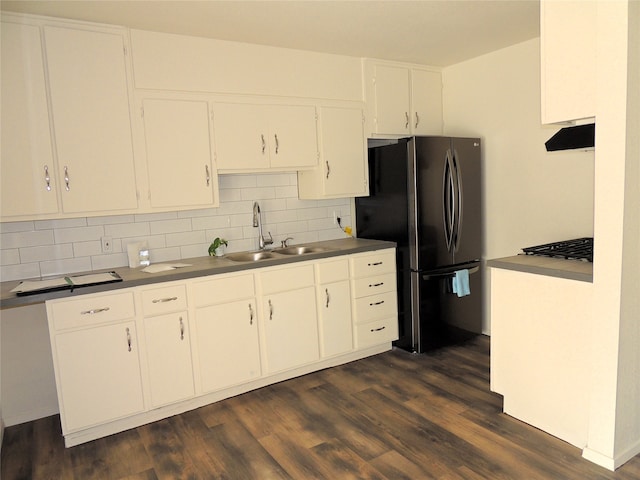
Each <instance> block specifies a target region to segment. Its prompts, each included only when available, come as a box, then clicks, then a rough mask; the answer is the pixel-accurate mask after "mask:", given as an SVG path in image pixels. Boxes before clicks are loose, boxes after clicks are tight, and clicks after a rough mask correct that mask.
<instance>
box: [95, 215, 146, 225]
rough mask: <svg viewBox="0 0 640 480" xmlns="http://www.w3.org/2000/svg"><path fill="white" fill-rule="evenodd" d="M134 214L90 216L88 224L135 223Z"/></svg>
mask: <svg viewBox="0 0 640 480" xmlns="http://www.w3.org/2000/svg"><path fill="white" fill-rule="evenodd" d="M133 222H135V216H134V215H111V216H109V217H90V218H87V225H114V224H117V223H133Z"/></svg>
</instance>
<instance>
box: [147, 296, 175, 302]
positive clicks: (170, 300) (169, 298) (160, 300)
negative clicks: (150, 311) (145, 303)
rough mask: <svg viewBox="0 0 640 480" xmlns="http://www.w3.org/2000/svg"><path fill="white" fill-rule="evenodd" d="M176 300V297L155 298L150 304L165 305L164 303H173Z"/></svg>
mask: <svg viewBox="0 0 640 480" xmlns="http://www.w3.org/2000/svg"><path fill="white" fill-rule="evenodd" d="M177 299H178V297H166V298H156V299H154V300H151V303H165V302H174V301H176V300H177Z"/></svg>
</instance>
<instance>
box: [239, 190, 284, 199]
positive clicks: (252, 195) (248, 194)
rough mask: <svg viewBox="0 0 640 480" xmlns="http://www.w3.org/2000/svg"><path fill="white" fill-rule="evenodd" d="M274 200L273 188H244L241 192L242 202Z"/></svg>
mask: <svg viewBox="0 0 640 480" xmlns="http://www.w3.org/2000/svg"><path fill="white" fill-rule="evenodd" d="M270 198H276V191H275V189H274V188H273V187H262V188H245V189H243V190H242V199H243V200H267V199H270Z"/></svg>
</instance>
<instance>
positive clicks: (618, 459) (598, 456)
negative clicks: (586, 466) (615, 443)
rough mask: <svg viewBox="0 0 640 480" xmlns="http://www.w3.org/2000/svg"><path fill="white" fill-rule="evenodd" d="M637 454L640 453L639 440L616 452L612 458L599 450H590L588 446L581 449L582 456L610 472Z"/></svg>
mask: <svg viewBox="0 0 640 480" xmlns="http://www.w3.org/2000/svg"><path fill="white" fill-rule="evenodd" d="M638 454H640V440H638V441H637V442H635V443H634V444H633V445H631V446H630V447H628V448H626V449H625V450H624V451H623V452H620V453H618V454H617V455H615V456H614V457H613V458H611V457H608V456H607V455H604V454H602V453H600V452H596V451H595V450H591V449H590V448H588V447H586V448H585V449H584V450H582V458H585V459H587V460H589V461H590V462H593V463H595V464H596V465H600V466H601V467H604V468H606V469H607V470H611V471H612V472H613V471H615V470H616V469H617V468H620V467H621V466H622V465H624V464H625V463H627V462H628V461H629V460H631V459H632V458H633V457H635V456H636V455H638Z"/></svg>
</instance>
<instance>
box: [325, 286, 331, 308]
mask: <svg viewBox="0 0 640 480" xmlns="http://www.w3.org/2000/svg"><path fill="white" fill-rule="evenodd" d="M324 293H325V294H326V296H327V303H326V305H325V307H326V308H329V300H331V297H330V296H329V289H328V288H325V289H324Z"/></svg>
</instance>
